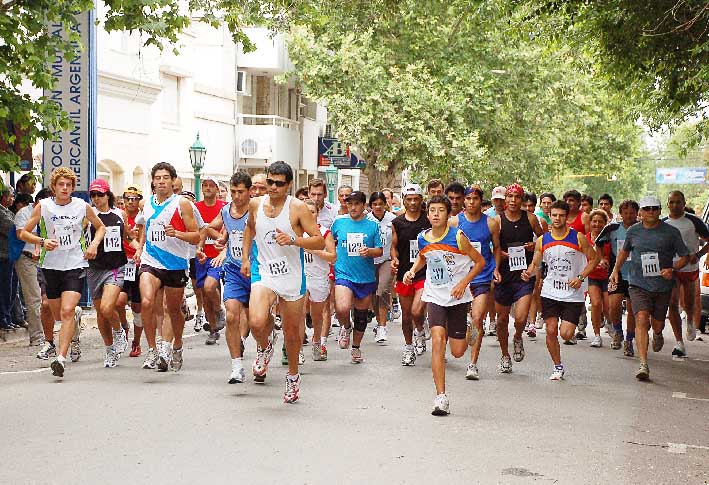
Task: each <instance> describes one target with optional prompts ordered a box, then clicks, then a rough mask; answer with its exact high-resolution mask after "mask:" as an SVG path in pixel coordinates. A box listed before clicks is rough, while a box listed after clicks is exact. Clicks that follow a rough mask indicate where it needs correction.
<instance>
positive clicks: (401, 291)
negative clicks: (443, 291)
mask: <svg viewBox="0 0 709 485" xmlns="http://www.w3.org/2000/svg"><path fill="white" fill-rule="evenodd" d="M424 283H426V280H425V279H420V280H418V281H414V282H413V283H411V284H410V285H407V284H406V283H404V282H403V281H397V282H396V293H397V295H399V296H403V297H404V298H406V297H409V298H411V297H412V296H414V295H415V294H416V292H417V291H419V290H423V285H424Z"/></svg>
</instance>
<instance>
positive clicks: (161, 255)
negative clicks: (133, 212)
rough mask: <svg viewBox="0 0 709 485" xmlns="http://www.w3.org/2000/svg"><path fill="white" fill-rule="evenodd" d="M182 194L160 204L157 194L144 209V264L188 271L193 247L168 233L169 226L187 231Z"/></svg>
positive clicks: (142, 262)
mask: <svg viewBox="0 0 709 485" xmlns="http://www.w3.org/2000/svg"><path fill="white" fill-rule="evenodd" d="M181 198H182V196H180V195H172V196H170V198H168V199H167V200H165V201H163V203H162V204H158V203H157V201H156V199H155V196H154V195H153V196H152V197H150V199H149V200H148V203H147V204H145V206H144V207H143V216H144V219H145V250H144V251H143V256H142V261H141V264H145V265H147V266H151V267H153V268H159V269H168V270H180V269H182V270H186V269H187V268H188V266H189V261H188V259H187V255H188V254H189V251H190V246H192V245H191V244H189V243H187V242H185V241H182V240H181V239H178V238H176V237H168V236H167V235H166V234H165V226H166V225H168V224H169V225H172V227H174V228H175V230H177V231H182V232H184V231H186V228H185V223H184V221H183V220H182V214H181V212H180V199H181Z"/></svg>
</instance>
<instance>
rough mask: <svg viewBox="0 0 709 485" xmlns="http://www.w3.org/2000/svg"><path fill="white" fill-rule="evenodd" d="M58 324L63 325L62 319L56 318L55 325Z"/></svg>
mask: <svg viewBox="0 0 709 485" xmlns="http://www.w3.org/2000/svg"><path fill="white" fill-rule="evenodd" d="M57 325H59V326H61V325H62V321H61V320H54V326H55V327H56V326H57Z"/></svg>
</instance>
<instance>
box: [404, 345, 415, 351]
mask: <svg viewBox="0 0 709 485" xmlns="http://www.w3.org/2000/svg"><path fill="white" fill-rule="evenodd" d="M404 349H406V350H414V344H406V345H404Z"/></svg>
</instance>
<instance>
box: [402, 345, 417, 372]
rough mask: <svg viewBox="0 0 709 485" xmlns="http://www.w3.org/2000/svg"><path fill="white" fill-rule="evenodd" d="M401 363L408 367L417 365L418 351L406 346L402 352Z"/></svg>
mask: <svg viewBox="0 0 709 485" xmlns="http://www.w3.org/2000/svg"><path fill="white" fill-rule="evenodd" d="M401 365H405V366H407V367H410V366H413V365H416V353H415V352H414V350H413V349H410V348H406V347H404V353H403V354H401Z"/></svg>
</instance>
